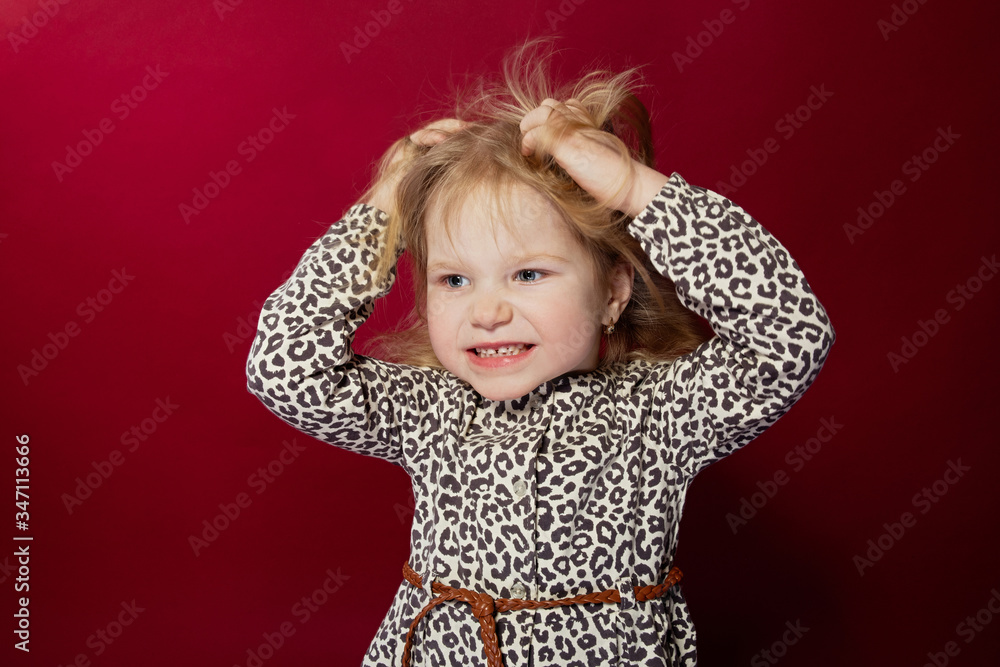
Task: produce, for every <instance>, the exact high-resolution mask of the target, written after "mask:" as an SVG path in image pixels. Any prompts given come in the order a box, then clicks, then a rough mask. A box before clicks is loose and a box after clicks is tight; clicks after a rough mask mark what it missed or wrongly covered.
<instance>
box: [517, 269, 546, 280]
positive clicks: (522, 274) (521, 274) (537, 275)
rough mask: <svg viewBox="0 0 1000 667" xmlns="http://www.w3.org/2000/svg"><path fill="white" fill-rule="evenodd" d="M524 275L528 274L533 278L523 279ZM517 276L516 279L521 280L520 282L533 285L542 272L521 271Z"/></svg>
mask: <svg viewBox="0 0 1000 667" xmlns="http://www.w3.org/2000/svg"><path fill="white" fill-rule="evenodd" d="M525 274H530V276H534V277H528V278H524V277H523V276H524V275H525ZM517 275H518V278H519V279H520V280H521V282H526V283H533V282H535V281H536V280H538V279H539V278H541V277H542V272H541V271H536V270H535V269H521V270H520V271H518V272H517Z"/></svg>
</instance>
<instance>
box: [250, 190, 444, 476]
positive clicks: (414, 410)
mask: <svg viewBox="0 0 1000 667" xmlns="http://www.w3.org/2000/svg"><path fill="white" fill-rule="evenodd" d="M385 224H386V218H385V213H383V212H382V211H380V210H378V209H376V208H374V207H372V206H368V205H366V204H356V205H354V206H353V207H352V208H351V209H349V210H348V211H347V213H346V214H345V216H344V219H343V220H341V221H340V222H339V223H336V224H334V225H331V226H330V228H329V229H328V230H327V232H326V233H325V234H324V235H323V236H321V237H320V238H318V239H317V240H316V241H315V242H314V243H313V244H312V245H311V246H310V247H309V248H308V249H307V250H306V252H305V254H304V255H303V256H302V258H301V260H300V261H299V263H298V265H297V266H296V268H295V270H294V272H293V273H292V275H291V276H290V277H289V278H288V280H287V281H286V282H285V283H284V284H283V285H281V286H280V287H279V288H278V289H277V290H275V291H274V293H273V294H271V296H270V297H268V299H267V300H266V301H265V302H264V306H263V308H262V310H261V313H260V318H259V321H258V324H257V334H256V338H255V339H254V342H253V345H252V347H251V350H250V355H249V358H248V359H247V367H246V370H247V390H248V391H249V392H250V393H252V394H254V395H255V396H256V397H257V398H259V399H260V400H261V402H263V403H264V405H265V406H267V408H268V409H269V410H271V412H273V413H274V414H275V415H277V416H278V417H279V418H281V419H282V420H284V421H285V422H287V423H288V424H290V425H292V426H294V427H295V428H297V429H299V430H300V431H303V432H304V433H307V434H308V435H311V436H313V437H315V438H318V439H320V440H323V441H325V442H328V443H330V444H333V445H336V446H338V447H342V448H344V449H348V450H350V451H353V452H357V453H359V454H365V455H368V456H374V457H377V458H380V459H385V460H386V461H389V462H390V463H393V464H395V465H399V466H402V467H403V468H404V469H406V470H407V472H408V473H412V471H411V470H410V468H409V464H408V461H409V459H410V458H411V457H412V453H407V452H404V448H403V444H402V443H403V437H402V434H403V433H406V432H410V433H412V432H414V431H416V430H419V428H418V427H419V425H420V424H421V423H423V422H426V421H427V420H426V417H427V412H428V411H429V410H430V406H433V405H435V404H436V402H437V399H436V398H434V397H433V394H434V392H435V382H434V377H435V373H434V371H433V370H432V369H429V368H421V367H415V366H405V365H399V364H392V363H388V362H385V361H381V360H378V359H374V358H371V357H365V356H362V355H355V354H354V353H353V351H352V349H351V343H352V342H353V339H354V334H355V332H356V331H357V329H358V327H360V326H361V324H363V323H364V321H365V320H366V319H367V318H368V316H369V315H370V314H371V312H372V310H373V309H374V301H375V300H376V299H378V298H379V297H381V296H383V295H385V294H386V293H388V292H389V290H390V288H391V287H392V284H393V282H394V280H395V266H393V270H392V271H391V273H390V275H389V276H388V277H387V278H386V280H385V281H383V283H382V284H375V280H374V274H375V269H376V267H377V262H378V257H379V250H380V238H381V233H382V231H383V230H384V228H385ZM401 252H402V249H400V253H398V254H397V259H398V256H399V254H401Z"/></svg>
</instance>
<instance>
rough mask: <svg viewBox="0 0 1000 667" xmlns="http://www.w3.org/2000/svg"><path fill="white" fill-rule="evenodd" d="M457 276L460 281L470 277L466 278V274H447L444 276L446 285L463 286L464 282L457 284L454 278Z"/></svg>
mask: <svg viewBox="0 0 1000 667" xmlns="http://www.w3.org/2000/svg"><path fill="white" fill-rule="evenodd" d="M456 278H457V279H458V280H459V281H460V282H461V281H462V280H468V278H466V277H464V276H458V275H455V276H445V277H444V278H443V280H444V282H445V284H446V285H448V287H463V285H462V284H458V285H456V284H455V281H454V279H456Z"/></svg>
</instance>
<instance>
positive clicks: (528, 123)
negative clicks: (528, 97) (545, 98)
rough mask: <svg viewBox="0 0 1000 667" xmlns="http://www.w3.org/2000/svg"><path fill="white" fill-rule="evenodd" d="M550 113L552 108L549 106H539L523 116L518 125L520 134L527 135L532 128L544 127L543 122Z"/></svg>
mask: <svg viewBox="0 0 1000 667" xmlns="http://www.w3.org/2000/svg"><path fill="white" fill-rule="evenodd" d="M552 111H553V108H552V107H551V106H547V105H544V104H541V105H539V106H537V107H535V108H534V109H532V110H531V111H529V112H528V113H526V114H524V118H522V119H521V123H520V128H521V132H522V133H525V134H527V133H528V132H529V131H531V130H532V129H533V128H536V127H538V126H539V125H544V124H545V121H547V120H548V118H549V116H550V115H551V114H552Z"/></svg>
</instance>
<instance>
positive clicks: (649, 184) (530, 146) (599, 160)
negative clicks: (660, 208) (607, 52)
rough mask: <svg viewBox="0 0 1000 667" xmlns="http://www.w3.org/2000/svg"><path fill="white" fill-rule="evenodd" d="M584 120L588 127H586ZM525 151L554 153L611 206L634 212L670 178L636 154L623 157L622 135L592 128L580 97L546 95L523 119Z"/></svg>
mask: <svg viewBox="0 0 1000 667" xmlns="http://www.w3.org/2000/svg"><path fill="white" fill-rule="evenodd" d="M581 125H582V126H583V127H581ZM521 133H522V135H523V136H522V138H521V153H522V154H523V155H531V154H535V155H536V156H538V157H541V156H544V155H546V154H548V155H551V156H552V157H553V158H554V159H555V161H556V162H557V163H559V166H561V167H562V168H563V169H565V170H566V173H567V174H569V176H570V178H572V179H573V180H574V181H576V183H577V184H578V185H579V186H580V187H581V188H583V189H584V190H586V191H587V192H588V193H589V194H590V195H591V196H592V197H594V199H596V200H597V201H600V202H604V203H605V204H606V205H607V206H608V207H609V208H611V209H614V210H618V211H621V212H623V213H625V214H626V215H629V216H631V217H635V216H637V215H639V214H640V213H641V212H642V211H643V209H644V208H645V207H646V205H647V204H649V202H650V201H652V200H653V197H655V196H656V194H657V193H658V192H659V191H660V189H661V188H662V187H663V185H664V184H665V183H666V182H667V180H668V179H667V177H666V176H664V175H663V174H661V173H659V172H657V171H656V170H655V169H651V168H649V167H647V166H646V165H644V164H642V163H641V162H638V161H636V160H634V159H631V158H627V157H626V159H623V153H624V155H625V156H627V155H628V154H627V152H625V151H624V148H625V147H624V145H623V143H622V141H621V139H619V138H618V137H616V136H614V135H613V134H611V133H609V132H604V131H601V130H598V129H596V128H593V127H591V124H590V122H589V121H588V118H587V114H586V112H585V110H584V108H583V106H582V105H581V104H580V102H579V101H578V100H576V99H575V98H570V99H568V100H566V102H565V104H564V103H562V102H559V101H558V100H554V99H552V98H546V99H545V100H543V101H542V103H541V105H539V106H538V107H535V108H534V109H532V110H531V111H529V112H528V113H527V114H525V116H524V118H522V119H521Z"/></svg>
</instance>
